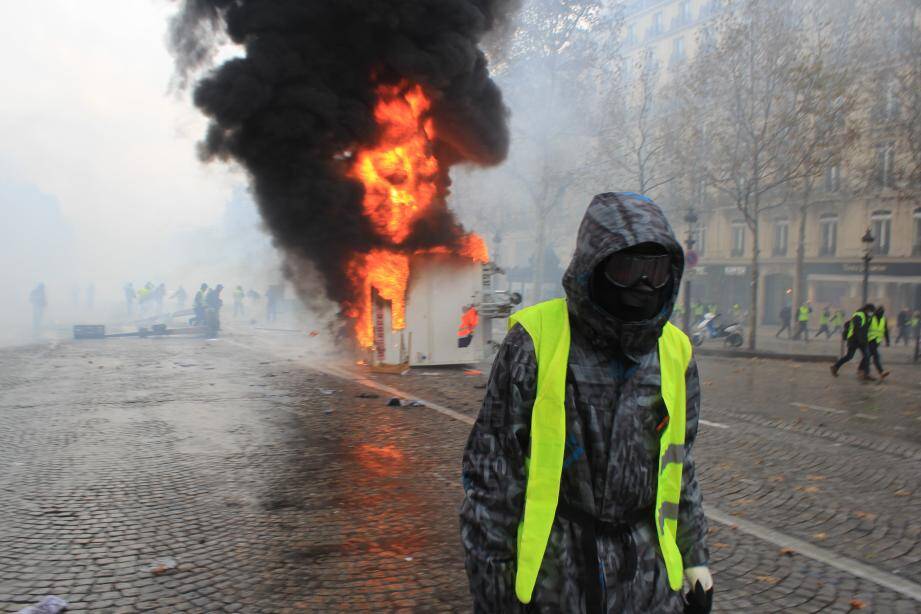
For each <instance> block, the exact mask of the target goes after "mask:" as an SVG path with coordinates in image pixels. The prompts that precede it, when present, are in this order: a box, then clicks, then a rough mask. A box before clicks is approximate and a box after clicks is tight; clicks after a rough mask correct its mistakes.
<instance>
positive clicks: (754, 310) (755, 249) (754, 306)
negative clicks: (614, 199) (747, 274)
mask: <svg viewBox="0 0 921 614" xmlns="http://www.w3.org/2000/svg"><path fill="white" fill-rule="evenodd" d="M760 249H761V248H760V246H759V241H758V217H757V215H756V216H755V219H754V222H753V223H752V270H751V306H750V307H749V310H748V312H749V318H748V324H749V330H748V349H749V350H754V349H755V346H756V339H757V332H758V278H759V271H758V256H759V253H760Z"/></svg>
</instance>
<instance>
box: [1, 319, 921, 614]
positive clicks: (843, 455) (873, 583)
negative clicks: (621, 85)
mask: <svg viewBox="0 0 921 614" xmlns="http://www.w3.org/2000/svg"><path fill="white" fill-rule="evenodd" d="M314 343H318V341H316V340H312V339H307V338H305V337H304V336H299V335H282V334H269V333H262V334H259V335H256V334H253V333H251V332H245V331H238V332H236V333H233V334H230V335H228V336H227V337H226V338H222V339H220V340H217V341H212V342H205V341H202V340H193V339H178V338H163V339H120V340H106V341H87V342H81V343H77V342H65V343H60V344H50V345H49V344H45V345H39V346H30V347H23V348H12V349H5V350H0V492H2V503H0V610H2V611H6V612H15V611H16V610H18V609H19V608H22V607H24V606H26V605H28V604H31V603H35V602H37V601H38V600H39V599H40V598H41V597H42V596H44V595H47V594H54V595H58V596H60V597H62V598H64V599H67V600H68V601H69V602H70V603H71V608H70V609H71V610H72V611H86V612H150V611H162V612H175V611H190V612H200V611H224V612H269V613H274V612H288V611H317V612H320V611H346V610H359V611H362V610H365V611H392V610H397V611H399V610H404V611H415V612H442V611H443V612H466V611H469V608H470V605H469V603H470V601H469V598H468V596H467V593H468V591H467V586H466V577H465V574H464V569H463V559H462V552H461V549H460V544H459V539H458V529H457V516H456V508H457V505H458V503H459V501H460V497H461V495H462V493H461V490H460V484H459V482H460V480H459V464H460V463H459V460H460V455H461V452H462V449H463V446H464V443H465V440H466V437H467V433H468V432H469V428H470V424H469V423H470V421H471V420H472V419H473V417H474V416H475V415H476V411H477V409H478V405H479V401H480V399H481V397H482V394H483V390H482V386H483V384H484V382H485V378H486V374H485V370H486V369H485V368H482V369H481V370H482V371H484V373H482V374H477V373H476V372H473V373H468V374H465V373H464V371H463V370H461V369H421V370H413V371H411V372H409V373H408V374H406V375H381V374H369V373H367V372H365V371H361V370H359V369H358V368H357V367H355V366H352V365H349V364H348V363H347V362H344V361H343V362H339V363H335V362H333V361H330V360H326V359H325V358H324V360H319V358H320V357H321V356H323V355H322V353H321V352H319V350H318V348H317V349H315V348H313V346H312V345H311V344H314ZM700 364H701V374H702V379H703V391H704V407H703V410H702V418H703V421H704V422H703V423H702V426H701V433H700V437H699V439H698V442H697V444H696V448H695V457H696V461H697V464H698V471H699V473H700V479H701V485H702V488H703V490H704V497H705V501H706V503H707V508H708V513H709V515H710V525H711V535H710V545H711V555H712V561H711V566H712V568H713V571H714V576H715V580H716V587H717V596H716V610H717V611H720V612H779V611H783V612H851V611H858V610H861V611H868V612H881V613H889V612H919V611H921V517H919V515H918V513H917V510H918V509H919V507H921V492H919V481H918V474H919V471H918V468H919V466H921V401H919V399H921V372H919V371H918V369H917V368H915V367H911V366H908V365H900V366H897V367H894V368H893V376H892V378H891V379H890V381H887V382H886V383H885V384H884V385H879V386H878V385H862V384H859V383H857V382H856V381H853V378H852V377H851V376H850V374H848V375H847V376H846V375H845V374H844V372H842V377H841V378H839V379H837V380H835V379H832V378H831V376H830V375H829V374H828V370H827V366H826V365H823V364H798V363H790V362H784V361H767V360H749V359H723V358H702V359H701V363H700ZM391 394H398V395H401V396H405V397H406V398H418V399H422V400H424V401H426V402H427V406H420V407H400V408H393V407H387V406H386V401H387V398H388V397H389V396H390V395H391ZM166 558H169V559H173V560H175V562H176V567H175V568H174V569H166V570H165V571H163V573H155V571H161V570H152V568H151V566H152V565H154V564H155V562H156V561H158V560H161V559H166Z"/></svg>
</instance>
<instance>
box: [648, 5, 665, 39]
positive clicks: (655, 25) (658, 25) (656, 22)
mask: <svg viewBox="0 0 921 614" xmlns="http://www.w3.org/2000/svg"><path fill="white" fill-rule="evenodd" d="M650 30H651V32H652V35H653V36H656V35H658V34H661V33H662V11H658V12H657V13H655V14H654V15H653V16H652V27H651V28H650Z"/></svg>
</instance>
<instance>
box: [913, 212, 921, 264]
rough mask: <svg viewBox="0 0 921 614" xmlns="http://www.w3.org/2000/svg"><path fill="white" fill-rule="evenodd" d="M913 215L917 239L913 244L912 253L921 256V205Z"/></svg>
mask: <svg viewBox="0 0 921 614" xmlns="http://www.w3.org/2000/svg"><path fill="white" fill-rule="evenodd" d="M913 217H914V222H915V240H914V241H913V242H912V244H911V255H912V256H921V207H918V208H917V209H915V212H914V214H913Z"/></svg>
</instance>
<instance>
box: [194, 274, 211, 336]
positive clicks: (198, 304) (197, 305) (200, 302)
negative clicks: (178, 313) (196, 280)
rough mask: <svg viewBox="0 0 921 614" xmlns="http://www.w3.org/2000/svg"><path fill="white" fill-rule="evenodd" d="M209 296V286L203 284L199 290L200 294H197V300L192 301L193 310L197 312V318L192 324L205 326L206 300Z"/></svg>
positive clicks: (195, 317)
mask: <svg viewBox="0 0 921 614" xmlns="http://www.w3.org/2000/svg"><path fill="white" fill-rule="evenodd" d="M207 296H208V284H206V283H202V285H201V286H199V288H198V292H196V293H195V298H194V299H193V300H192V308H193V309H194V310H195V316H194V317H193V318H192V323H193V324H195V325H196V326H204V325H205V298H206V297H207Z"/></svg>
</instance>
